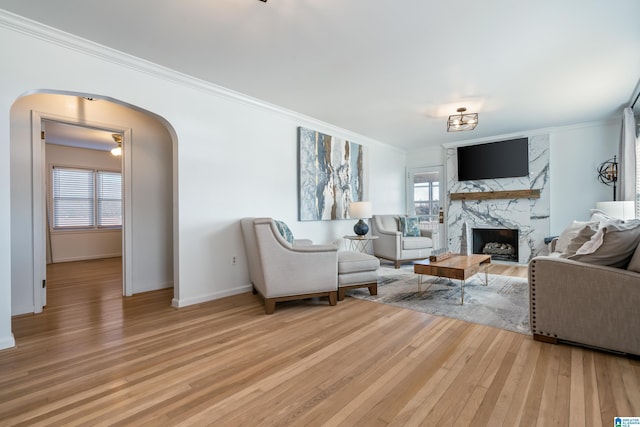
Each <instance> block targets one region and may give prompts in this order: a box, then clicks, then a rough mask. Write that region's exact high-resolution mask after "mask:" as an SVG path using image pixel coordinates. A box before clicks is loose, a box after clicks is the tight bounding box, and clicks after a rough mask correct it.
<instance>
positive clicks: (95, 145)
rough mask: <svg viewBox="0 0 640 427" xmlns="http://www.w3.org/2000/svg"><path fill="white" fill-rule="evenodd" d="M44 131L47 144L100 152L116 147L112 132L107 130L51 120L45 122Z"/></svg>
mask: <svg viewBox="0 0 640 427" xmlns="http://www.w3.org/2000/svg"><path fill="white" fill-rule="evenodd" d="M44 130H45V142H46V143H47V144H55V145H66V146H68V147H78V148H88V149H91V150H100V151H110V150H111V149H112V148H115V147H117V145H118V144H117V143H116V142H115V141H114V139H113V135H114V132H112V131H108V130H103V129H94V128H89V127H83V126H77V125H71V124H67V123H62V122H56V121H52V120H46V121H45V124H44Z"/></svg>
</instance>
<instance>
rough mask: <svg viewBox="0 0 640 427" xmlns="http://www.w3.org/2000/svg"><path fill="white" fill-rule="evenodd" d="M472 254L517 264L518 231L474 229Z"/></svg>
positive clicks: (508, 229)
mask: <svg viewBox="0 0 640 427" xmlns="http://www.w3.org/2000/svg"><path fill="white" fill-rule="evenodd" d="M472 241H473V253H474V254H484V255H491V259H493V260H499V261H510V262H518V230H517V229H510V228H474V229H473V230H472Z"/></svg>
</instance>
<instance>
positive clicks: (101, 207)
mask: <svg viewBox="0 0 640 427" xmlns="http://www.w3.org/2000/svg"><path fill="white" fill-rule="evenodd" d="M96 179H97V182H96V184H97V185H96V189H97V193H98V194H97V200H98V206H97V221H98V227H116V226H121V225H122V175H121V174H120V173H118V172H103V171H97V172H96Z"/></svg>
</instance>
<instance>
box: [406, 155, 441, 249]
mask: <svg viewBox="0 0 640 427" xmlns="http://www.w3.org/2000/svg"><path fill="white" fill-rule="evenodd" d="M443 176H444V173H443V168H442V166H436V167H428V168H415V169H410V170H409V171H408V173H407V214H408V215H416V216H418V217H419V218H420V227H421V228H424V229H430V230H434V231H436V232H438V234H442V233H441V231H443V230H442V229H443V227H442V226H441V222H440V221H441V220H443V219H444V217H442V218H441V217H440V215H441V214H442V215H444V211H443V212H440V209H441V208H444V206H443V204H442V202H441V201H442V200H443V199H444V197H443V191H444V188H443V187H444V183H443V182H442V177H443ZM441 239H442V236H439V238H437V239H434V240H437V241H436V242H435V243H436V247H440V240H441Z"/></svg>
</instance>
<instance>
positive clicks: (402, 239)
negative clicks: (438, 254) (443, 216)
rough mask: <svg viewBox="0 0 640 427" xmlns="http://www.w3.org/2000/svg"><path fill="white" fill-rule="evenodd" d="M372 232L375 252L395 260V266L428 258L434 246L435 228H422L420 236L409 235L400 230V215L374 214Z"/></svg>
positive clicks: (378, 255)
mask: <svg viewBox="0 0 640 427" xmlns="http://www.w3.org/2000/svg"><path fill="white" fill-rule="evenodd" d="M371 234H373V235H374V236H378V238H377V239H375V240H373V254H374V255H375V256H377V257H378V258H382V259H386V260H390V261H393V263H394V266H395V268H400V264H402V263H403V262H408V261H416V260H420V259H425V258H428V257H429V255H431V251H432V250H433V248H434V244H433V230H424V229H421V230H420V236H415V237H407V236H403V235H402V231H401V230H400V215H373V218H372V219H371Z"/></svg>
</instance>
